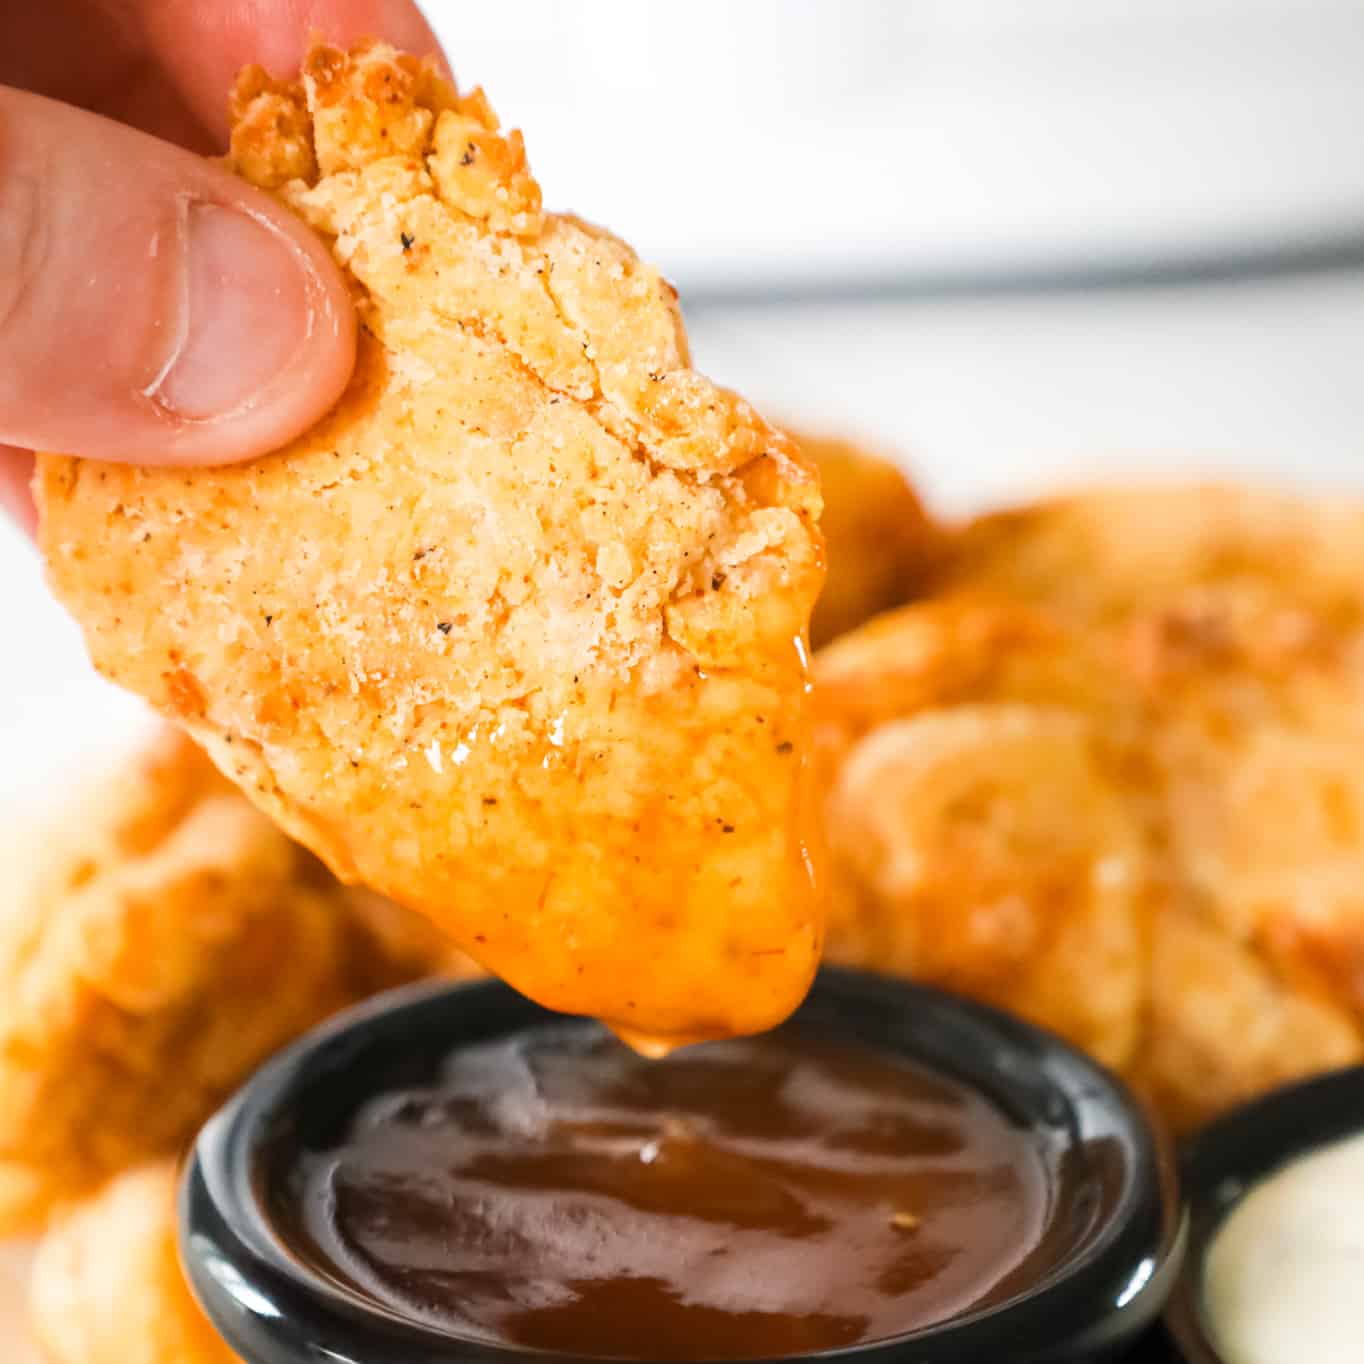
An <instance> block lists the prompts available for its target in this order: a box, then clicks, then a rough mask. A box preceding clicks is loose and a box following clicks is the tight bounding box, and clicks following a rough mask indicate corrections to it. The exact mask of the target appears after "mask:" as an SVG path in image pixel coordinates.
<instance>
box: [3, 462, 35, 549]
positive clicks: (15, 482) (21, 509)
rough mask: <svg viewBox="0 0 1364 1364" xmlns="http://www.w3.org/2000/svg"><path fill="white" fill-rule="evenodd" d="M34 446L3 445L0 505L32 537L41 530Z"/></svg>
mask: <svg viewBox="0 0 1364 1364" xmlns="http://www.w3.org/2000/svg"><path fill="white" fill-rule="evenodd" d="M33 470H34V458H33V451H32V450H21V449H18V448H17V447H16V446H13V445H0V508H3V510H4V512H5V513H6V515H8V516H9V518H10V519H11V520H12V521H13V522H14V523H15V524H16V525H17V526H18V527H19V529H20V530H21V531H23V532H24V534H25V535H27V536H29V537H30V538H31V537H33V536H36V535H37V533H38V508H37V505H36V504H35V503H34V501H33Z"/></svg>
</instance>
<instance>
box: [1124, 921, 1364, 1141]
mask: <svg viewBox="0 0 1364 1364" xmlns="http://www.w3.org/2000/svg"><path fill="white" fill-rule="evenodd" d="M1149 990H1150V995H1149V1001H1148V1004H1147V1009H1148V1016H1147V1023H1146V1028H1145V1033H1144V1036H1143V1040H1142V1045H1141V1047H1140V1048H1139V1050H1138V1052H1137V1054H1136V1055H1135V1056H1134V1058H1133V1061H1132V1065H1131V1067H1130V1070H1129V1075H1130V1078H1131V1079H1132V1080H1133V1082H1134V1083H1135V1084H1136V1085H1137V1087H1138V1088H1139V1089H1141V1090H1142V1091H1143V1092H1145V1093H1146V1094H1147V1095H1148V1096H1149V1098H1150V1099H1151V1101H1152V1103H1153V1104H1154V1105H1155V1107H1156V1109H1157V1111H1158V1112H1160V1113H1161V1114H1162V1115H1163V1116H1164V1117H1165V1118H1166V1119H1167V1121H1169V1122H1170V1124H1171V1125H1172V1126H1174V1127H1175V1128H1176V1129H1178V1130H1185V1129H1188V1128H1191V1127H1194V1126H1196V1125H1197V1124H1198V1123H1200V1122H1202V1121H1203V1120H1205V1119H1206V1118H1209V1117H1212V1116H1214V1115H1215V1114H1217V1113H1220V1112H1222V1111H1223V1110H1225V1109H1228V1108H1231V1107H1232V1106H1233V1105H1235V1104H1238V1103H1241V1102H1244V1101H1245V1100H1246V1099H1250V1098H1253V1097H1254V1096H1255V1095H1257V1094H1261V1093H1263V1092H1264V1091H1265V1090H1268V1089H1272V1088H1274V1086H1276V1085H1280V1084H1286V1083H1287V1082H1288V1081H1290V1080H1295V1079H1299V1078H1301V1077H1302V1076H1305V1075H1311V1074H1313V1073H1315V1072H1317V1071H1322V1070H1330V1069H1332V1068H1334V1067H1336V1066H1344V1065H1351V1064H1353V1063H1355V1062H1358V1061H1359V1060H1361V1059H1362V1058H1364V1049H1362V1048H1361V1044H1360V1028H1359V1021H1358V1019H1357V1018H1352V1017H1350V1015H1349V1014H1347V1013H1346V1012H1345V1011H1344V1010H1342V1009H1340V1008H1339V1007H1337V1006H1336V1005H1335V1004H1333V1003H1332V1002H1331V1001H1330V1000H1328V999H1325V998H1322V997H1320V996H1318V995H1316V994H1314V993H1310V992H1308V993H1304V992H1299V991H1295V990H1294V989H1293V988H1292V986H1291V984H1286V983H1285V981H1284V980H1283V979H1282V978H1280V977H1279V976H1278V975H1277V974H1276V973H1275V971H1274V970H1273V969H1272V967H1271V966H1270V965H1268V964H1267V963H1266V962H1265V961H1264V960H1263V959H1262V958H1261V957H1260V956H1259V955H1257V953H1256V952H1255V950H1254V948H1253V947H1252V946H1250V945H1248V944H1246V943H1244V942H1241V941H1238V940H1237V939H1236V938H1235V937H1233V936H1231V935H1230V934H1228V933H1227V932H1225V931H1224V930H1223V929H1221V928H1219V927H1215V926H1213V925H1210V924H1207V923H1204V922H1202V921H1200V919H1199V918H1198V916H1197V915H1196V914H1193V913H1190V912H1188V911H1186V910H1184V909H1180V908H1175V909H1173V910H1171V911H1169V912H1167V913H1164V914H1161V915H1159V916H1157V918H1156V920H1155V937H1154V945H1153V950H1152V956H1151V973H1150V987H1149Z"/></svg>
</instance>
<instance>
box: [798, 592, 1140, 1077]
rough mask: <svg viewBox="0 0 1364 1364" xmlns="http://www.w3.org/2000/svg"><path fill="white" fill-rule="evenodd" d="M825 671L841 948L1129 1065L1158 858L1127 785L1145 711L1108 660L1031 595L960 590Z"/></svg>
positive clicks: (821, 672)
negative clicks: (1029, 602)
mask: <svg viewBox="0 0 1364 1364" xmlns="http://www.w3.org/2000/svg"><path fill="white" fill-rule="evenodd" d="M815 676H816V683H817V686H818V688H819V691H818V698H819V729H818V734H819V741H820V742H819V751H820V755H821V763H822V767H823V770H824V771H825V772H826V773H828V777H827V797H826V803H825V812H826V819H827V823H828V831H829V845H830V865H831V880H832V884H833V894H834V903H833V907H832V909H831V913H830V920H829V933H828V953H829V956H830V957H831V959H833V960H836V961H842V962H844V963H847V964H852V965H859V966H866V967H873V968H876V969H881V970H892V971H895V972H898V973H901V974H905V975H908V976H912V977H914V978H916V979H920V980H926V981H929V982H932V983H935V984H939V985H942V986H945V987H947V988H951V989H955V990H960V991H963V992H965V993H967V994H971V995H974V996H977V997H979V998H983V999H986V1000H988V1001H990V1002H992V1003H995V1004H998V1005H1001V1006H1004V1007H1007V1008H1011V1009H1013V1010H1015V1011H1016V1012H1018V1013H1021V1014H1023V1015H1024V1016H1025V1017H1028V1018H1030V1019H1032V1020H1033V1021H1035V1022H1039V1023H1042V1024H1044V1025H1046V1026H1048V1027H1051V1028H1053V1029H1055V1030H1056V1031H1058V1032H1060V1033H1062V1034H1063V1035H1065V1036H1067V1037H1069V1038H1070V1039H1071V1040H1073V1041H1075V1042H1077V1043H1079V1044H1080V1045H1082V1046H1084V1047H1086V1048H1088V1049H1089V1050H1090V1051H1092V1052H1093V1053H1094V1054H1095V1055H1097V1056H1099V1057H1100V1058H1101V1059H1103V1060H1104V1061H1107V1062H1108V1063H1110V1064H1113V1065H1123V1064H1126V1063H1127V1062H1128V1061H1129V1060H1130V1059H1131V1058H1132V1055H1133V1053H1134V1049H1135V1047H1136V1045H1137V1041H1138V1036H1139V1030H1140V1026H1141V1021H1142V1017H1143V1005H1144V998H1145V988H1146V975H1147V952H1148V945H1149V931H1150V930H1149V917H1150V906H1151V896H1150V886H1149V884H1148V883H1149V866H1148V855H1147V846H1146V839H1145V836H1144V829H1143V827H1142V824H1141V821H1140V819H1139V817H1138V815H1137V813H1136V812H1135V811H1134V810H1132V809H1129V808H1128V805H1127V803H1126V802H1125V801H1124V799H1123V791H1122V783H1123V781H1124V780H1125V774H1126V761H1125V757H1126V755H1125V749H1124V745H1123V740H1124V738H1125V737H1126V734H1127V733H1128V732H1129V731H1130V727H1131V724H1132V717H1130V716H1127V715H1125V714H1124V713H1123V710H1122V707H1121V706H1120V704H1118V703H1117V700H1116V698H1115V696H1114V694H1113V692H1112V690H1111V688H1110V687H1109V679H1108V677H1107V674H1106V672H1105V671H1104V670H1103V669H1102V668H1101V666H1100V665H1099V663H1098V662H1097V660H1095V659H1093V658H1090V657H1089V656H1088V655H1087V654H1086V652H1085V650H1084V649H1083V647H1082V646H1081V644H1080V642H1079V641H1078V640H1076V639H1074V638H1072V637H1071V636H1070V635H1069V634H1068V633H1067V632H1066V631H1065V630H1064V629H1062V628H1061V627H1059V626H1058V625H1057V624H1056V623H1054V622H1051V621H1049V620H1047V619H1046V618H1045V617H1044V616H1042V615H1040V614H1039V613H1037V612H1035V611H1033V610H1031V609H1030V608H1028V607H1024V606H1019V605H1015V604H1011V603H1008V602H1002V601H991V600H985V599H972V598H956V599H953V598H946V599H943V600H940V601H935V602H925V603H921V604H917V605H913V606H908V607H904V608H902V609H900V610H899V611H896V612H892V613H890V614H888V615H886V616H883V617H881V618H879V619H878V620H876V621H873V622H872V623H870V624H869V625H867V626H864V627H863V628H862V629H861V630H858V631H855V632H853V633H852V634H850V635H848V636H846V637H845V638H844V639H842V640H841V641H839V642H838V643H837V644H835V645H834V646H833V647H832V648H831V649H828V650H826V651H824V652H823V653H821V654H820V655H818V656H817V659H816V668H815ZM1098 982H1102V983H1101V984H1099V983H1098Z"/></svg>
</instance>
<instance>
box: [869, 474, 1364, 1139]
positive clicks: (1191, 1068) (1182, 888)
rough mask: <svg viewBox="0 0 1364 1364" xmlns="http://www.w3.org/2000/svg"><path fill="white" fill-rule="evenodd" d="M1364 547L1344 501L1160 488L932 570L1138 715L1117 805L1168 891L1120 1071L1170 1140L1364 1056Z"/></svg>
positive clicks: (1059, 519) (965, 547)
mask: <svg viewBox="0 0 1364 1364" xmlns="http://www.w3.org/2000/svg"><path fill="white" fill-rule="evenodd" d="M1361 546H1364V507H1361V506H1360V504H1358V503H1356V502H1351V501H1349V500H1342V499H1335V500H1332V501H1330V502H1325V501H1313V500H1311V499H1301V498H1292V497H1288V496H1282V495H1277V494H1272V493H1267V492H1259V491H1255V490H1243V489H1218V488H1208V487H1194V488H1155V489H1144V490H1140V491H1135V492H1118V491H1114V492H1107V493H1096V494H1093V495H1089V496H1079V497H1072V498H1067V499H1062V500H1059V501H1056V502H1047V503H1041V504H1038V505H1037V506H1034V507H1031V508H1026V509H1022V510H1018V511H1014V512H1008V513H1003V514H999V515H995V516H989V517H986V518H984V519H983V520H982V521H980V522H978V523H976V524H975V525H973V526H970V527H968V528H967V529H966V530H965V531H964V532H963V533H962V534H961V535H960V536H959V537H958V538H957V539H956V541H955V542H954V543H953V544H952V545H951V546H950V547H949V549H948V551H947V552H946V554H945V555H944V558H943V560H942V565H943V566H942V567H940V568H939V570H938V577H937V582H938V584H939V589H940V590H942V591H944V592H947V593H948V594H951V593H954V592H962V591H968V592H977V593H994V594H997V595H1001V596H1004V597H1007V598H1009V599H1011V600H1012V601H1013V602H1014V604H1015V607H1016V608H1017V609H1019V610H1027V611H1031V612H1033V613H1035V614H1036V615H1039V616H1042V617H1045V618H1047V619H1049V620H1050V621H1051V622H1052V623H1053V626H1054V628H1056V629H1057V630H1061V631H1070V632H1073V633H1075V634H1080V635H1083V636H1084V638H1085V639H1086V640H1087V641H1088V643H1089V646H1090V648H1091V649H1092V651H1093V652H1094V653H1095V654H1096V655H1098V656H1101V657H1102V659H1103V661H1104V666H1105V668H1106V670H1107V677H1108V682H1107V684H1106V685H1107V686H1109V687H1110V688H1111V689H1112V690H1113V692H1114V695H1115V696H1116V695H1119V694H1121V695H1123V696H1125V697H1126V698H1127V701H1128V703H1129V704H1130V706H1131V708H1132V711H1131V713H1132V714H1133V715H1136V716H1138V717H1140V718H1139V721H1138V726H1139V728H1138V743H1137V744H1136V745H1135V750H1136V752H1137V755H1138V761H1135V762H1134V763H1132V764H1129V765H1128V766H1127V768H1126V769H1125V775H1124V778H1123V780H1122V782H1121V791H1122V795H1123V799H1124V801H1125V803H1126V804H1127V805H1128V806H1129V807H1130V808H1131V809H1132V810H1134V811H1135V812H1138V814H1139V816H1140V823H1141V824H1142V825H1143V827H1144V828H1145V829H1146V830H1147V832H1148V842H1149V847H1150V855H1151V858H1152V862H1153V866H1154V868H1155V882H1156V884H1157V885H1158V886H1159V888H1160V889H1159V894H1158V909H1157V912H1156V915H1155V919H1154V927H1153V954H1154V955H1153V959H1152V966H1151V968H1150V973H1149V983H1148V986H1147V1006H1146V1015H1147V1021H1146V1025H1145V1028H1144V1032H1143V1036H1142V1039H1141V1041H1140V1043H1139V1045H1138V1046H1137V1048H1136V1051H1135V1054H1134V1056H1133V1058H1132V1061H1131V1064H1130V1066H1129V1073H1130V1074H1132V1075H1133V1077H1134V1078H1135V1079H1137V1081H1138V1082H1139V1083H1140V1084H1141V1085H1142V1086H1143V1087H1144V1088H1146V1089H1147V1090H1148V1091H1149V1092H1150V1093H1151V1094H1152V1095H1153V1096H1154V1098H1155V1099H1156V1102H1157V1103H1158V1104H1159V1106H1160V1107H1161V1109H1162V1110H1163V1111H1164V1112H1165V1113H1166V1114H1167V1115H1168V1116H1169V1117H1170V1118H1171V1119H1172V1121H1174V1122H1175V1123H1176V1124H1178V1125H1180V1126H1188V1125H1190V1124H1192V1123H1194V1122H1197V1121H1200V1120H1202V1119H1203V1118H1206V1117H1209V1116H1211V1115H1213V1114H1214V1113H1216V1112H1218V1111H1220V1110H1221V1109H1222V1108H1224V1107H1225V1106H1227V1105H1229V1104H1231V1103H1234V1102H1237V1101H1239V1100H1241V1099H1243V1098H1246V1097H1248V1096H1250V1095H1252V1094H1254V1093H1256V1092H1259V1091H1260V1090H1261V1089H1263V1088H1266V1087H1268V1086H1270V1085H1272V1084H1275V1083H1278V1082H1280V1081H1282V1080H1285V1079H1288V1078H1291V1077H1294V1076H1297V1075H1300V1074H1306V1073H1310V1072H1312V1071H1315V1070H1320V1069H1324V1068H1327V1067H1331V1066H1335V1065H1339V1064H1343V1063H1346V1062H1349V1061H1353V1060H1358V1059H1361V1058H1364V1042H1362V1041H1361V1032H1362V1030H1364V577H1362V576H1361V574H1360V571H1359V564H1360V562H1361ZM957 652H961V650H960V649H958V650H957ZM966 653H967V657H968V658H970V657H972V656H973V655H972V654H971V651H970V650H967V651H966ZM881 671H882V673H883V674H884V679H887V680H883V681H882V683H880V685H885V686H891V685H894V683H893V682H892V681H890V680H888V679H891V678H892V677H893V676H894V672H893V669H891V668H890V667H889V666H886V667H884V668H883V669H882V670H881ZM877 685H878V682H877V677H876V676H875V674H874V673H872V674H869V675H868V676H867V677H866V678H864V679H863V684H862V686H863V691H865V692H868V693H870V692H872V691H874V689H875V687H876V686H877ZM844 709H845V710H846V707H844ZM1042 781H1043V779H1042V778H1041V777H1040V776H1039V778H1038V782H1039V785H1040V784H1041V783H1042ZM903 931H905V932H909V930H908V929H905V930H903ZM1099 979H1100V977H1099V976H1098V975H1096V976H1095V980H1096V982H1097V981H1098V980H1099Z"/></svg>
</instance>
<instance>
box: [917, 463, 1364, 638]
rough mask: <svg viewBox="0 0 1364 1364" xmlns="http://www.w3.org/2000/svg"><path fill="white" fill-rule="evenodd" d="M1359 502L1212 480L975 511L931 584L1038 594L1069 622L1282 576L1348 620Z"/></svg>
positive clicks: (1029, 596) (1356, 592)
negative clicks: (974, 518)
mask: <svg viewBox="0 0 1364 1364" xmlns="http://www.w3.org/2000/svg"><path fill="white" fill-rule="evenodd" d="M1361 543H1364V506H1361V505H1360V504H1358V503H1357V502H1354V501H1352V500H1350V499H1348V498H1345V499H1339V498H1337V499H1330V500H1327V499H1311V498H1301V497H1294V496H1292V495H1291V494H1286V493H1278V492H1273V491H1270V490H1266V489H1258V488H1248V487H1245V488H1243V487H1228V486H1223V485H1215V484H1173V485H1154V486H1150V487H1144V488H1112V489H1107V490H1103V491H1094V492H1089V493H1077V494H1074V495H1071V496H1068V497H1059V498H1055V499H1050V500H1046V501H1041V502H1036V503H1033V504H1032V505H1030V506H1025V507H1019V508H1015V509H1013V510H1010V511H1003V512H995V513H992V514H991V515H988V516H983V517H981V518H980V519H979V520H977V521H975V522H973V523H972V524H970V525H968V526H967V527H965V528H964V529H963V530H962V531H960V532H959V533H957V534H956V535H955V536H954V537H952V539H951V541H950V542H949V543H948V545H947V546H946V547H945V551H944V554H943V555H942V557H941V559H940V560H939V566H938V570H937V572H936V573H935V574H934V582H933V585H934V587H935V589H936V590H939V591H942V590H951V589H953V588H959V587H962V586H966V587H970V588H972V589H974V590H978V591H979V590H989V591H996V592H1000V593H1004V594H1006V595H1008V596H1012V597H1015V598H1019V599H1022V600H1025V601H1036V602H1039V603H1045V604H1046V605H1047V606H1048V607H1049V608H1050V609H1052V610H1056V611H1058V612H1060V613H1061V614H1063V615H1065V616H1066V617H1067V618H1069V619H1071V620H1075V621H1080V620H1083V621H1089V622H1100V621H1103V620H1109V619H1113V620H1122V619H1127V618H1130V617H1131V616H1132V615H1133V614H1134V613H1137V612H1141V611H1143V610H1146V609H1160V608H1161V607H1162V606H1164V605H1165V604H1167V603H1168V601H1169V599H1170V597H1171V596H1172V595H1173V594H1183V593H1186V592H1188V591H1190V590H1191V589H1195V588H1200V587H1211V586H1216V585H1219V584H1221V585H1224V586H1226V585H1230V586H1235V585H1237V584H1247V583H1253V582H1259V583H1271V584H1273V583H1278V584H1280V585H1287V584H1289V583H1291V585H1292V590H1293V592H1294V594H1295V595H1296V596H1297V597H1298V598H1299V600H1302V601H1304V602H1310V603H1312V604H1313V605H1314V606H1315V607H1316V608H1318V609H1320V610H1322V611H1323V612H1325V613H1326V614H1327V615H1328V616H1332V617H1334V616H1337V615H1338V616H1339V617H1340V618H1342V619H1344V620H1347V621H1354V622H1356V623H1357V622H1358V620H1359V598H1360V578H1359V572H1358V558H1359V546H1360V544H1361Z"/></svg>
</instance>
